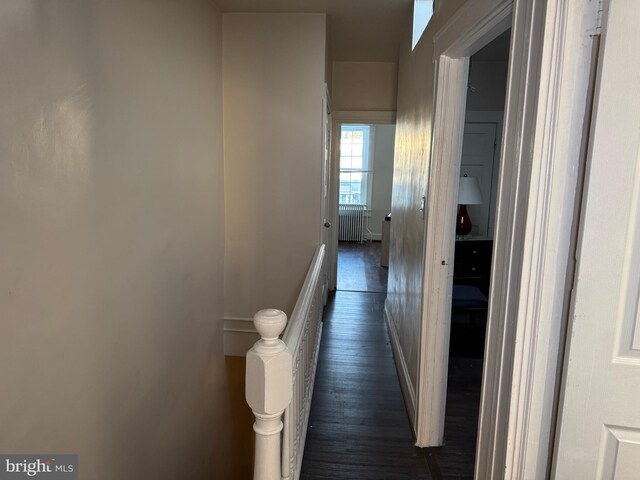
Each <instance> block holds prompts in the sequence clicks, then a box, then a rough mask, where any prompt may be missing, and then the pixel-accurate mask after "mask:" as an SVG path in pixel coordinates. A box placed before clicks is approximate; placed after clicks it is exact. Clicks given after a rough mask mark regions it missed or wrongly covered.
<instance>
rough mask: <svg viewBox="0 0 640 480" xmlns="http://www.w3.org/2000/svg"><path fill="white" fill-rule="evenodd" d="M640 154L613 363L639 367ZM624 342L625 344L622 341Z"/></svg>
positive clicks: (626, 249) (635, 179) (633, 195)
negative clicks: (639, 217) (639, 218)
mask: <svg viewBox="0 0 640 480" xmlns="http://www.w3.org/2000/svg"><path fill="white" fill-rule="evenodd" d="M639 164H640V152H639V154H638V161H637V162H636V171H635V174H634V182H633V184H634V188H633V193H632V201H631V205H633V208H632V210H631V211H630V212H629V221H630V222H631V225H630V226H629V232H628V236H627V239H626V245H625V255H624V271H623V274H622V284H621V288H620V302H619V311H618V315H617V332H616V349H615V357H614V359H613V361H614V362H615V363H621V364H631V365H636V366H640V220H638V216H639V213H640V166H639ZM625 339H626V341H625Z"/></svg>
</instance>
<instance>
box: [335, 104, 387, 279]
mask: <svg viewBox="0 0 640 480" xmlns="http://www.w3.org/2000/svg"><path fill="white" fill-rule="evenodd" d="M343 123H361V124H364V125H389V124H391V125H395V123H396V112H395V111H361V110H350V111H346V110H337V111H334V112H331V132H332V134H331V162H330V167H329V168H330V172H331V173H330V177H329V195H330V197H331V198H330V200H329V208H330V213H329V215H330V216H331V219H330V220H329V222H330V223H331V225H332V226H333V227H332V228H331V232H330V236H329V245H328V252H327V255H328V262H329V268H328V270H329V290H335V289H336V286H337V283H338V282H337V281H338V183H339V182H338V179H339V178H340V127H341V126H342V124H343Z"/></svg>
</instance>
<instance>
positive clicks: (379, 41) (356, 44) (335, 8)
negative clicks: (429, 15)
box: [214, 0, 413, 62]
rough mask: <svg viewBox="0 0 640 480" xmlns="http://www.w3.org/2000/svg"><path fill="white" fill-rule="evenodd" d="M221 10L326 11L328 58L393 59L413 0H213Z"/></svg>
mask: <svg viewBox="0 0 640 480" xmlns="http://www.w3.org/2000/svg"><path fill="white" fill-rule="evenodd" d="M214 1H215V2H216V3H217V4H218V6H219V7H220V8H221V9H222V11H223V12H256V13H267V12H269V13H278V12H281V13H283V12H291V13H326V14H327V32H328V49H329V58H330V59H331V60H332V61H359V62H396V61H397V60H398V48H399V46H400V40H401V38H402V34H403V33H404V32H405V31H407V29H408V28H409V27H410V21H411V20H410V14H411V9H412V4H413V0H214Z"/></svg>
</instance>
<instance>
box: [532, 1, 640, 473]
mask: <svg viewBox="0 0 640 480" xmlns="http://www.w3.org/2000/svg"><path fill="white" fill-rule="evenodd" d="M639 19H640V2H638V1H637V0H611V1H610V2H609V13H608V17H607V19H606V23H605V28H604V30H603V31H604V33H603V36H602V40H601V50H600V63H599V81H598V83H597V84H596V96H595V102H594V107H595V108H594V115H593V124H592V125H593V126H592V129H591V146H590V155H589V163H588V165H587V178H586V181H585V199H584V201H583V209H582V218H581V226H580V230H581V233H580V238H579V245H578V250H577V270H576V277H575V282H574V292H573V305H572V310H571V317H570V323H569V332H568V335H567V338H568V346H567V348H568V351H567V353H566V355H565V371H564V376H563V383H562V398H561V402H560V407H559V418H558V430H557V439H556V445H555V448H554V468H553V474H554V477H553V478H556V479H593V478H597V479H616V480H622V479H638V478H640V304H639V303H640V219H639V217H640V166H639V162H640V159H639V152H640V89H639V88H638V86H639V85H640V61H638V58H637V52H638V51H640V28H638V20H639ZM532 394H533V395H535V392H533V393H532Z"/></svg>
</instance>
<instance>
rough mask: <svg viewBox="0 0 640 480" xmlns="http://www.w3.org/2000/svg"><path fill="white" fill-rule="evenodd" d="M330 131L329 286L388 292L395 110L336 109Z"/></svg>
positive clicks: (358, 290)
mask: <svg viewBox="0 0 640 480" xmlns="http://www.w3.org/2000/svg"><path fill="white" fill-rule="evenodd" d="M331 131H332V141H331V166H330V180H329V182H330V205H329V209H330V212H331V214H330V218H331V220H330V223H331V224H332V225H334V226H335V228H331V236H330V238H329V242H328V244H327V247H328V248H327V262H328V272H329V278H328V280H329V290H344V291H357V292H377V293H386V291H387V275H388V267H387V265H388V259H387V257H386V252H387V251H388V247H387V245H388V243H387V241H388V232H389V226H390V222H389V221H388V214H389V213H390V211H391V190H392V182H393V156H394V148H395V112H384V111H375V112H374V111H372V112H346V111H335V112H333V113H332V125H331ZM385 218H387V221H386V223H385ZM385 232H386V234H385Z"/></svg>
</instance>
